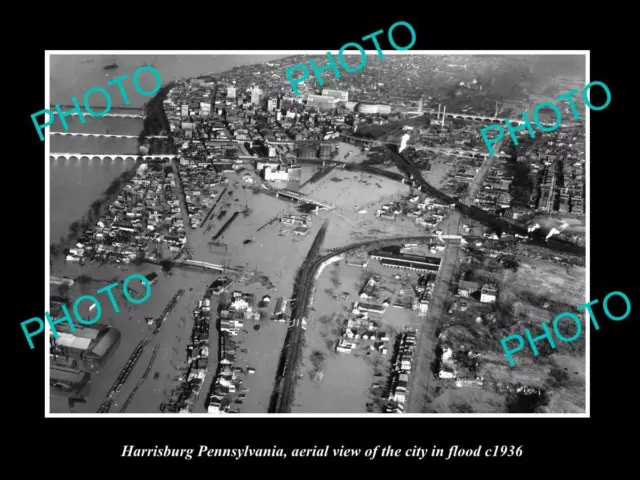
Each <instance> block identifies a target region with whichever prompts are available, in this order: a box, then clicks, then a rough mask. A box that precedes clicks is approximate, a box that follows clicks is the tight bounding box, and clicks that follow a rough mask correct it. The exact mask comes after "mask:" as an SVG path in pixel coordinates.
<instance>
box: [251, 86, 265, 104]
mask: <svg viewBox="0 0 640 480" xmlns="http://www.w3.org/2000/svg"><path fill="white" fill-rule="evenodd" d="M260 93H262V92H260V89H259V88H253V89H252V90H251V103H252V104H253V105H260Z"/></svg>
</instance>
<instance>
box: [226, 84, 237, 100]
mask: <svg viewBox="0 0 640 480" xmlns="http://www.w3.org/2000/svg"><path fill="white" fill-rule="evenodd" d="M227 98H236V87H227Z"/></svg>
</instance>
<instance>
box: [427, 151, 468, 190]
mask: <svg viewBox="0 0 640 480" xmlns="http://www.w3.org/2000/svg"><path fill="white" fill-rule="evenodd" d="M458 160H461V159H460V158H458V157H451V156H448V155H437V156H436V157H435V158H434V159H433V160H431V161H430V162H429V165H430V166H431V169H430V170H429V171H424V172H422V177H423V178H424V179H425V180H426V181H427V183H429V185H432V186H434V187H435V188H440V187H442V186H444V184H445V183H447V180H448V179H449V177H448V176H447V175H448V174H449V172H452V171H453V169H454V167H455V164H456V163H457V162H458Z"/></svg>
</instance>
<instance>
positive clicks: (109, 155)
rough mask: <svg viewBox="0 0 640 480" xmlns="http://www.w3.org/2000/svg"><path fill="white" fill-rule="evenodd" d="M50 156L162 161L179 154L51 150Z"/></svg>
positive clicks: (57, 157) (176, 156) (55, 157)
mask: <svg viewBox="0 0 640 480" xmlns="http://www.w3.org/2000/svg"><path fill="white" fill-rule="evenodd" d="M49 157H51V158H53V159H54V160H57V159H59V158H65V159H67V160H69V159H71V158H77V159H81V158H88V159H89V160H92V159H94V158H99V159H100V160H104V159H111V160H117V159H118V158H120V159H122V160H128V159H129V158H131V159H133V160H139V159H143V160H147V161H150V160H155V161H160V160H171V159H173V158H178V157H179V155H173V154H169V153H162V154H151V155H140V154H139V153H57V152H51V153H50V154H49Z"/></svg>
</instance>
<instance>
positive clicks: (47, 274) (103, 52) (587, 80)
mask: <svg viewBox="0 0 640 480" xmlns="http://www.w3.org/2000/svg"><path fill="white" fill-rule="evenodd" d="M326 53H327V50H135V51H131V50H124V51H123V50H56V51H51V50H45V60H44V65H45V67H44V72H45V73H44V74H45V78H44V84H45V87H44V89H45V106H44V108H45V109H49V108H50V57H51V55H292V56H293V55H324V54H326ZM331 53H334V54H337V50H331ZM366 53H367V55H377V51H376V50H366ZM383 53H384V54H385V55H476V56H477V55H584V56H585V70H586V72H585V85H587V84H588V83H590V81H591V80H590V71H591V52H590V51H589V50H554V51H548V50H405V51H396V50H383ZM344 54H347V55H359V54H360V53H359V52H357V51H356V52H354V51H345V52H344ZM203 75H204V73H203ZM585 110H586V126H585V128H586V142H585V143H586V146H585V149H586V152H585V155H586V163H585V165H586V167H585V168H586V192H585V202H586V218H585V222H586V232H585V236H586V247H585V248H586V275H587V278H586V297H585V303H586V302H589V298H590V294H591V285H590V277H589V273H590V270H589V267H590V265H591V256H590V238H589V235H590V231H591V225H590V216H591V201H590V198H591V188H590V156H591V148H590V145H591V135H590V130H591V129H590V126H591V121H590V111H589V108H586V109H585ZM45 131H46V134H45V141H44V143H45V154H46V157H45V186H44V191H45V278H44V281H45V287H44V288H45V312H48V311H49V297H50V285H49V278H50V265H49V260H50V258H49V257H50V252H49V244H50V238H49V237H50V235H51V232H50V208H51V206H50V188H51V172H50V160H49V154H50V142H49V135H48V133H49V127H46V130H45ZM586 315H587V314H586V313H585V317H586ZM44 323H45V331H44V335H43V337H44V340H45V387H44V393H45V401H44V409H45V418H218V419H221V418H222V419H224V418H234V417H250V418H309V417H311V418H317V417H336V418H427V417H432V418H478V417H481V418H568V417H574V418H575V417H577V418H589V417H590V416H591V413H590V412H591V395H590V386H591V385H590V383H591V382H590V380H591V368H590V367H591V361H590V360H591V349H590V332H589V331H590V329H589V328H588V325H589V323H588V322H587V323H586V327H585V330H586V340H585V341H586V342H587V345H586V382H585V388H586V392H585V393H586V408H585V413H549V414H537V413H528V414H518V413H462V414H459V413H456V414H452V413H405V414H395V415H394V414H390V413H380V414H376V413H358V414H345V413H240V414H223V415H216V414H208V413H191V414H180V413H174V414H171V413H114V414H98V413H50V411H49V410H50V409H49V408H48V407H49V406H50V387H49V363H50V359H49V336H50V335H49V332H50V327H49V324H48V322H46V321H45V322H44Z"/></svg>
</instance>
